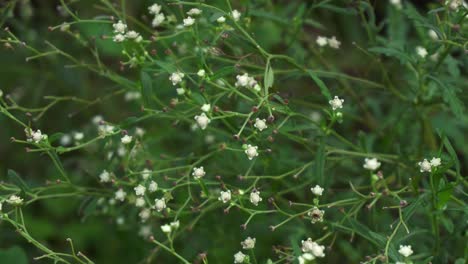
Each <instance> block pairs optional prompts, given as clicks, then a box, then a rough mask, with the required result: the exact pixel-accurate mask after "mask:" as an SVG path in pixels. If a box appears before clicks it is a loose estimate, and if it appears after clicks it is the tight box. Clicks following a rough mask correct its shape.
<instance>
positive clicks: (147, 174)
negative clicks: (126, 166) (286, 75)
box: [141, 168, 153, 180]
mask: <svg viewBox="0 0 468 264" xmlns="http://www.w3.org/2000/svg"><path fill="white" fill-rule="evenodd" d="M152 173H153V171H151V170H148V169H146V168H145V169H143V171H142V172H141V177H142V178H143V180H147V179H148V178H149V177H150V176H151V174H152Z"/></svg>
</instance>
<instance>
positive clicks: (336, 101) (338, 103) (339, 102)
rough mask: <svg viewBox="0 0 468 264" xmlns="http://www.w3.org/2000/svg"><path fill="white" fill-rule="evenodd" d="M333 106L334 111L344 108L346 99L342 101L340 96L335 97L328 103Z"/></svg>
mask: <svg viewBox="0 0 468 264" xmlns="http://www.w3.org/2000/svg"><path fill="white" fill-rule="evenodd" d="M328 103H329V104H330V105H331V107H332V109H333V111H335V110H336V109H338V108H343V103H344V99H340V98H339V97H338V96H335V97H334V98H333V99H332V100H330V101H328Z"/></svg>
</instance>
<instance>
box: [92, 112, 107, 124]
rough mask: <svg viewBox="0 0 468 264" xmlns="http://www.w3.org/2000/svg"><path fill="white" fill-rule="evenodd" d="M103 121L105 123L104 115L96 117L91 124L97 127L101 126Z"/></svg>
mask: <svg viewBox="0 0 468 264" xmlns="http://www.w3.org/2000/svg"><path fill="white" fill-rule="evenodd" d="M103 121H104V118H103V117H102V115H95V116H93V118H92V119H91V122H92V123H93V124H95V125H96V126H97V125H99V124H100V123H101V122H103Z"/></svg>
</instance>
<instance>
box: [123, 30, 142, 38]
mask: <svg viewBox="0 0 468 264" xmlns="http://www.w3.org/2000/svg"><path fill="white" fill-rule="evenodd" d="M125 36H126V37H127V38H129V39H136V38H138V37H139V36H140V33H138V32H136V31H134V30H130V31H128V32H127V34H125Z"/></svg>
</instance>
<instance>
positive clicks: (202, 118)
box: [195, 113, 211, 130]
mask: <svg viewBox="0 0 468 264" xmlns="http://www.w3.org/2000/svg"><path fill="white" fill-rule="evenodd" d="M195 121H196V122H197V125H198V126H199V127H200V128H201V129H202V130H205V129H206V127H207V126H208V124H209V123H210V122H211V120H210V119H209V118H208V117H207V116H206V114H205V113H201V114H200V115H196V116H195Z"/></svg>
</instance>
